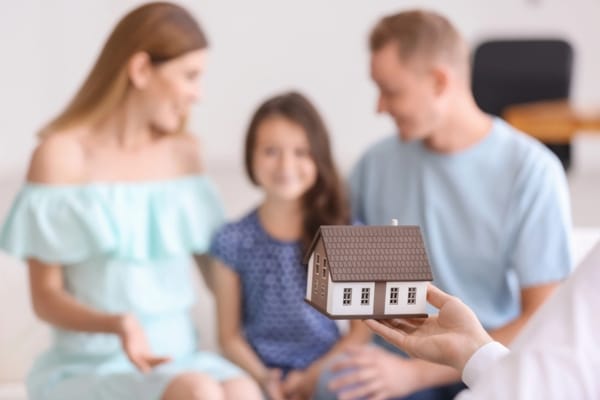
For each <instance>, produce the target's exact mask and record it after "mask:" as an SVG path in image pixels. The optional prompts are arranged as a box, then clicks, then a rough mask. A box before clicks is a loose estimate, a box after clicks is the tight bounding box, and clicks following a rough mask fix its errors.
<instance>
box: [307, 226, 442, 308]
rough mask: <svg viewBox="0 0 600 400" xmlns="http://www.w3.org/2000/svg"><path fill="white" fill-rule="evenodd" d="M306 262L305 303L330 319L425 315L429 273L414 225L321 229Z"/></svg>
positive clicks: (326, 227) (423, 249) (325, 227)
mask: <svg viewBox="0 0 600 400" xmlns="http://www.w3.org/2000/svg"><path fill="white" fill-rule="evenodd" d="M304 263H305V264H307V266H308V269H307V272H308V275H307V284H306V299H305V300H306V302H307V303H308V304H310V305H311V306H313V307H314V308H316V309H317V310H318V311H320V312H321V313H323V314H324V315H326V316H327V317H329V318H331V319H392V318H406V317H409V318H415V317H417V318H418V317H422V318H426V317H427V312H426V306H427V299H426V297H427V286H428V284H429V282H430V281H431V280H432V279H433V275H432V273H431V267H430V265H429V260H428V257H427V252H426V251H425V244H424V242H423V238H422V236H421V230H420V229H419V227H418V226H397V225H391V226H345V225H341V226H340V225H336V226H333V225H332V226H321V227H320V228H319V231H318V232H317V234H316V235H315V238H314V239H313V242H312V244H311V246H310V247H309V251H308V252H307V254H306V255H305V257H304Z"/></svg>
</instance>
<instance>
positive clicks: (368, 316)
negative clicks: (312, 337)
mask: <svg viewBox="0 0 600 400" xmlns="http://www.w3.org/2000/svg"><path fill="white" fill-rule="evenodd" d="M304 301H305V302H307V303H308V304H310V305H311V306H312V307H313V308H314V309H316V310H317V311H319V312H320V313H321V314H323V315H325V316H326V317H328V318H329V319H394V318H427V317H429V315H428V314H425V313H423V314H379V315H376V314H365V315H344V316H340V315H334V314H329V313H328V312H327V311H326V310H324V309H322V308H321V307H320V306H319V305H318V304H315V303H312V302H311V301H310V300H309V299H304Z"/></svg>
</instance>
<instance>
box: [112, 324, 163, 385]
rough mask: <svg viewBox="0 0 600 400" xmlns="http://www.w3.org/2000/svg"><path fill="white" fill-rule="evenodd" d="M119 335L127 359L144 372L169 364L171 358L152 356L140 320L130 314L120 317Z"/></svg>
mask: <svg viewBox="0 0 600 400" xmlns="http://www.w3.org/2000/svg"><path fill="white" fill-rule="evenodd" d="M117 326H118V328H117V334H118V335H119V338H120V339H121V346H123V351H125V354H126V355H127V358H129V360H130V361H131V362H132V363H133V364H134V365H135V366H136V367H137V368H138V369H139V370H140V371H142V372H144V373H146V372H149V371H150V370H151V369H152V368H154V367H156V366H158V365H160V364H163V363H166V362H169V361H170V360H171V359H170V358H169V357H157V356H155V355H153V354H152V351H151V350H150V345H149V344H148V340H147V339H146V334H145V333H144V330H143V328H142V326H141V325H140V323H139V322H138V320H137V319H136V318H135V317H134V316H133V315H129V314H125V315H120V316H119V317H118V325H117Z"/></svg>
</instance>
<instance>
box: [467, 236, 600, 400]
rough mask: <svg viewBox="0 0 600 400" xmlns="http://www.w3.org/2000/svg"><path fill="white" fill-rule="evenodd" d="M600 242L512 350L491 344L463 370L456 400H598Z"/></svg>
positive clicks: (599, 367)
mask: <svg viewBox="0 0 600 400" xmlns="http://www.w3.org/2000/svg"><path fill="white" fill-rule="evenodd" d="M599 287H600V244H597V245H596V246H595V247H594V249H593V250H592V251H591V252H590V254H589V255H588V257H587V258H586V259H585V261H584V262H583V263H582V264H580V266H579V267H578V268H577V270H576V271H575V273H574V274H573V275H572V276H571V277H570V278H569V279H568V281H567V282H565V283H563V284H562V285H561V287H560V288H559V289H558V290H557V291H556V293H555V294H554V295H553V296H552V297H551V298H550V299H549V300H548V301H547V302H546V303H545V304H544V305H543V306H542V307H541V308H540V310H538V312H536V313H535V315H534V316H533V317H532V318H531V320H530V321H529V322H528V323H527V326H526V327H525V328H524V329H523V331H522V332H521V333H520V334H519V335H518V336H517V338H516V339H515V340H514V341H513V342H512V344H511V346H510V349H511V350H510V352H508V351H507V350H506V348H504V347H503V346H502V345H500V344H498V343H494V342H492V343H488V344H487V345H485V346H483V347H481V348H480V349H479V350H478V351H476V352H475V354H473V356H472V357H471V359H469V361H468V362H467V364H466V365H465V368H464V370H463V380H464V381H465V383H466V384H467V385H468V386H469V389H468V390H464V391H463V392H461V393H460V394H459V395H458V396H457V397H456V399H457V400H475V399H477V400H479V399H485V400H509V399H510V400H526V399H527V400H529V399H544V400H559V399H561V400H562V399H577V400H585V399H590V400H591V399H595V400H598V399H600V379H598V371H600V345H599V344H598V343H599V342H598V332H600V318H598V307H599V306H600V290H598V288H599Z"/></svg>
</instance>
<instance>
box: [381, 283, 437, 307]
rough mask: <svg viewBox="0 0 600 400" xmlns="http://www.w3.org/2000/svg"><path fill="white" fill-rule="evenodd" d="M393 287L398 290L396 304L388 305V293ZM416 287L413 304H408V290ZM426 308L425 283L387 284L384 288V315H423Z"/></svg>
mask: <svg viewBox="0 0 600 400" xmlns="http://www.w3.org/2000/svg"><path fill="white" fill-rule="evenodd" d="M393 287H397V288H398V289H399V290H398V304H397V305H393V304H390V293H391V289H392V288H393ZM409 287H416V288H417V294H416V301H415V304H408V288H409ZM426 306H427V282H388V283H387V285H386V288H385V313H386V314H424V313H426Z"/></svg>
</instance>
